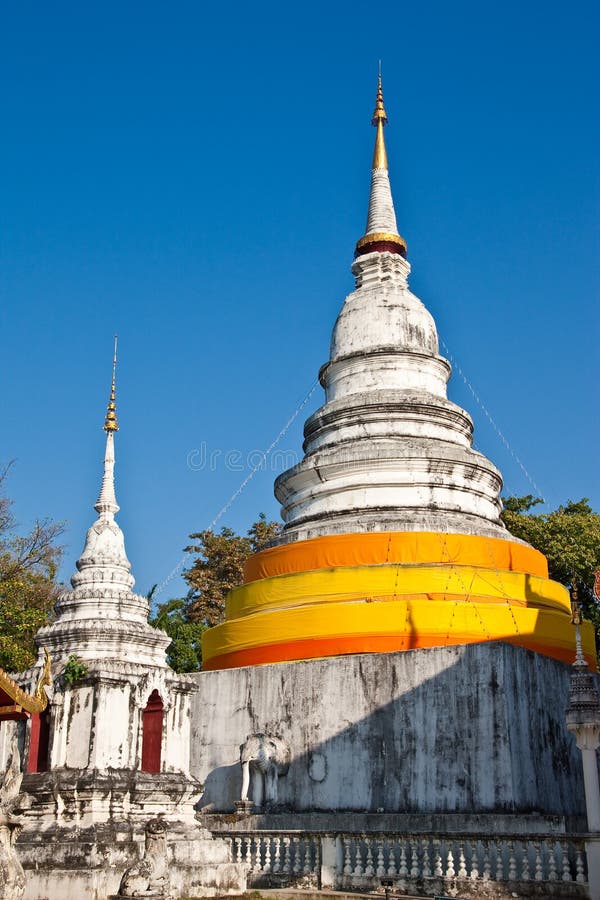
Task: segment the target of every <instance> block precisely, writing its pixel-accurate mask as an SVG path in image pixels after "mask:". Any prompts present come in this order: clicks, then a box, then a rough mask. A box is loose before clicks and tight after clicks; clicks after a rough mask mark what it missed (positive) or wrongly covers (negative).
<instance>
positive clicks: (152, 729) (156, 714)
mask: <svg viewBox="0 0 600 900" xmlns="http://www.w3.org/2000/svg"><path fill="white" fill-rule="evenodd" d="M162 730H163V702H162V700H161V699H160V694H159V693H158V691H152V693H151V694H150V697H149V698H148V703H147V704H146V708H145V710H144V712H143V713H142V772H160V747H161V743H162Z"/></svg>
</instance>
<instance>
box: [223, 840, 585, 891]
mask: <svg viewBox="0 0 600 900" xmlns="http://www.w3.org/2000/svg"><path fill="white" fill-rule="evenodd" d="M228 838H229V840H230V841H231V851H232V858H233V861H235V862H239V863H244V864H245V865H246V867H247V871H248V882H249V884H250V885H253V886H257V887H258V886H265V887H266V886H269V887H277V886H283V885H285V886H288V885H294V886H299V887H317V888H321V889H336V890H342V891H356V892H365V891H372V890H376V889H379V890H382V891H383V890H385V889H386V888H387V889H388V890H389V891H391V892H392V893H394V892H404V891H408V892H410V893H411V894H413V895H417V896H424V897H427V896H432V895H434V894H449V893H451V894H452V895H453V896H455V897H456V896H458V897H490V898H498V900H501V898H512V897H582V898H583V897H588V896H589V895H588V889H587V873H586V860H585V843H584V838H583V837H578V836H573V835H569V836H566V835H544V834H539V835H532V836H531V838H530V839H529V838H528V837H526V836H524V835H514V836H512V835H502V836H496V837H491V836H482V835H477V834H472V835H464V834H463V835H449V834H439V835H436V834H433V835H430V834H427V835H424V834H414V835H411V834H381V833H371V834H351V833H344V834H325V833H317V832H314V833H311V832H306V831H285V832H284V831H254V832H248V831H239V832H235V831H230V832H229V834H228Z"/></svg>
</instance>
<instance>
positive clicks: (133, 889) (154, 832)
mask: <svg viewBox="0 0 600 900" xmlns="http://www.w3.org/2000/svg"><path fill="white" fill-rule="evenodd" d="M118 896H119V897H157V898H158V897H160V898H165V900H166V898H168V897H169V896H170V893H169V865H168V860H167V828H166V825H165V823H164V822H162V821H161V820H160V819H151V820H150V821H149V822H148V824H147V825H146V848H145V850H144V856H143V858H142V859H140V860H139V862H136V863H134V864H133V865H132V866H130V867H129V868H128V869H127V871H126V872H125V874H124V875H123V877H122V878H121V885H120V887H119V893H118Z"/></svg>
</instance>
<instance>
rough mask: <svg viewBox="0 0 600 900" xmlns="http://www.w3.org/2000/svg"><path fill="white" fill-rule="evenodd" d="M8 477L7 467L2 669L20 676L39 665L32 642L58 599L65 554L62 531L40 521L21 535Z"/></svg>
mask: <svg viewBox="0 0 600 900" xmlns="http://www.w3.org/2000/svg"><path fill="white" fill-rule="evenodd" d="M7 473H8V467H7V468H5V469H4V471H2V472H0V666H2V668H3V669H6V670H7V671H9V672H20V671H23V670H24V669H27V668H28V667H29V666H31V665H32V664H33V663H34V662H35V658H36V648H35V643H34V640H33V638H34V635H35V633H36V631H37V630H38V628H40V627H41V626H42V625H45V624H47V622H48V619H49V617H50V615H51V612H52V608H53V606H54V601H55V599H56V595H57V593H58V589H59V586H58V584H57V582H56V573H57V569H58V565H59V562H60V557H61V552H62V548H61V547H59V546H57V544H56V540H57V538H58V537H59V536H60V535H61V534H62V533H63V531H64V527H63V525H62V524H61V523H59V522H51V521H50V520H49V519H42V520H39V521H36V522H35V524H34V526H33V528H32V529H31V531H30V532H29V534H25V535H22V534H19V530H18V527H17V523H16V520H15V518H14V515H13V512H12V505H13V501H12V500H10V499H9V498H8V497H6V495H5V493H4V490H5V482H6V476H7Z"/></svg>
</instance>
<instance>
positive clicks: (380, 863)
mask: <svg viewBox="0 0 600 900" xmlns="http://www.w3.org/2000/svg"><path fill="white" fill-rule="evenodd" d="M375 874H376V875H377V877H378V878H382V877H383V876H384V875H385V860H384V858H383V841H378V842H377V872H376V873H375Z"/></svg>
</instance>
